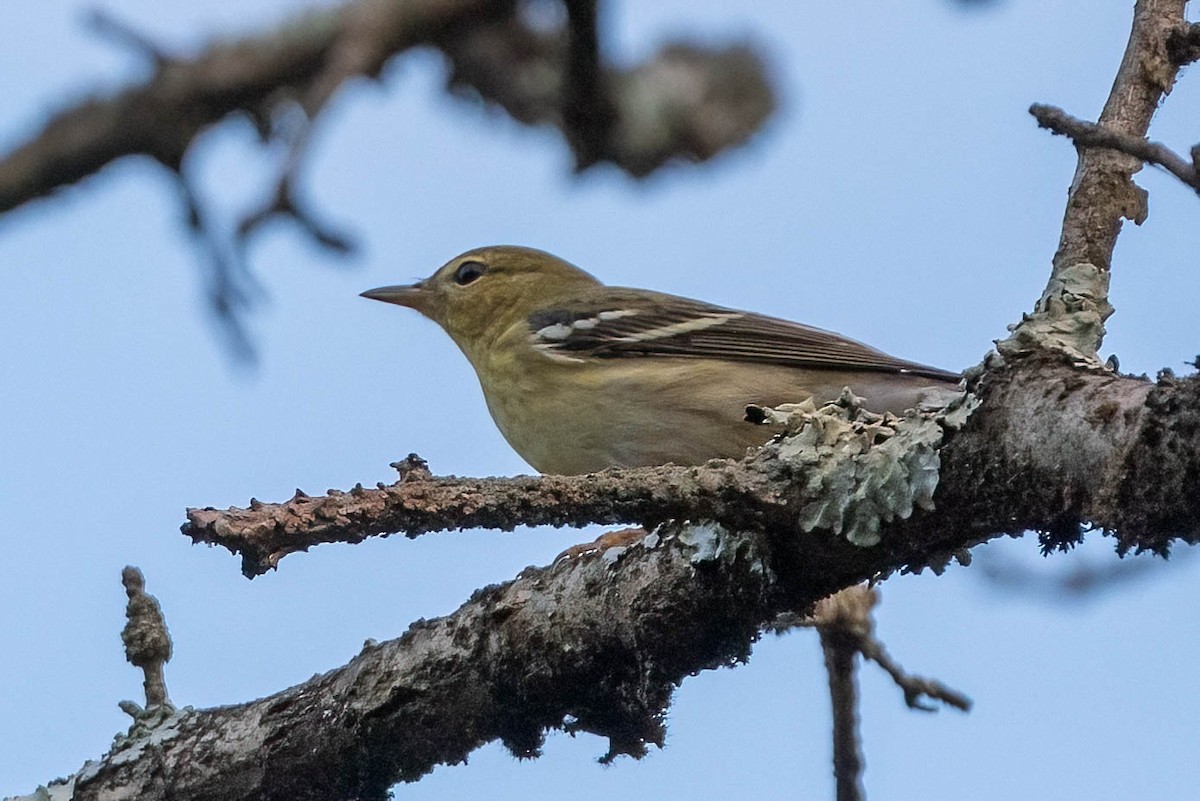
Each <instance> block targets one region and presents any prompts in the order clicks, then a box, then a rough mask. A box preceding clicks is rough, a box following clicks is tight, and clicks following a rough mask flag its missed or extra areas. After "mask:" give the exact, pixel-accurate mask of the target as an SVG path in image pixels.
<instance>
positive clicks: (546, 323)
mask: <svg viewBox="0 0 1200 801" xmlns="http://www.w3.org/2000/svg"><path fill="white" fill-rule="evenodd" d="M597 289H598V290H599V291H598V292H597V293H595V294H594V295H590V296H584V297H577V298H570V299H568V300H565V301H564V302H563V303H562V304H561V305H559V306H556V307H553V308H550V309H546V310H543V311H539V312H536V313H534V314H533V315H531V316H530V317H529V328H530V333H531V335H532V337H533V340H534V344H535V346H536V347H537V348H539V349H541V350H542V351H544V352H546V353H547V354H548V355H551V356H557V357H560V358H569V359H574V360H580V359H586V358H589V357H591V358H601V359H602V358H620V357H631V356H677V357H679V356H682V357H692V358H705V359H726V360H729V361H744V362H760V363H767V364H778V365H783V366H787V367H809V368H826V369H838V370H864V371H870V372H887V373H907V374H911V375H918V376H924V377H927V378H933V379H938V380H942V381H957V380H958V379H959V376H958V375H957V374H955V373H951V372H948V371H946V370H940V369H938V368H936V367H928V366H926V365H923V364H917V363H916V362H910V361H905V360H904V359H897V358H895V357H893V356H889V355H887V354H886V353H883V352H882V351H878V350H875V349H874V348H872V347H868V346H867V345H864V344H862V343H861V342H855V341H854V340H852V339H847V338H845V337H843V336H840V335H838V334H834V333H832V332H829V331H823V330H821V329H819V328H812V327H811V326H807V325H801V324H800V323H793V322H789V321H787V320H780V319H777V318H775V317H767V316H765V315H762V314H754V313H752V312H743V311H736V310H734V309H726V308H722V307H720V306H713V305H711V304H708V303H703V302H701V301H696V300H689V299H687V298H680V297H676V296H674V295H664V294H659V293H652V292H642V291H637V290H623V289H619V288H615V287H602V288H600V287H598V288H597Z"/></svg>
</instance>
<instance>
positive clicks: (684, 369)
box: [483, 358, 938, 474]
mask: <svg viewBox="0 0 1200 801" xmlns="http://www.w3.org/2000/svg"><path fill="white" fill-rule="evenodd" d="M551 367H552V369H542V370H538V371H536V374H537V380H536V382H534V381H533V380H528V379H527V380H526V381H524V382H516V383H515V384H514V382H511V381H510V382H507V383H506V384H505V386H504V387H503V388H502V389H501V390H500V391H496V388H493V387H488V386H487V385H486V384H485V385H484V387H483V390H484V395H485V397H486V399H487V404H488V409H489V410H490V411H491V413H492V417H493V419H494V420H495V421H496V425H497V426H498V427H499V429H500V431H501V432H502V433H503V434H504V436H505V438H506V439H507V440H508V442H509V444H510V445H512V447H513V449H514V450H516V451H517V453H519V454H520V455H521V456H522V458H524V459H525V460H526V461H527V462H529V463H530V464H531V465H532V466H533V467H534V468H536V469H537V470H539V471H541V472H543V473H558V474H579V473H590V472H595V471H598V470H603V469H605V468H607V467H638V466H649V465H659V464H668V463H674V464H688V465H691V464H702V463H703V462H705V461H707V460H709V459H716V458H741V457H743V456H744V455H745V454H746V449H747V448H751V447H755V446H759V445H762V444H764V443H765V442H767V441H768V440H769V439H770V438H771V437H772V436H773V435H774V434H775V431H774V430H773V429H772V428H770V427H768V426H761V425H755V424H753V423H749V422H746V421H745V420H744V415H745V408H746V406H747V404H752V403H753V404H760V405H767V406H778V405H780V404H782V403H796V402H800V401H803V400H805V399H807V398H809V397H810V396H815V399H816V400H817V401H819V402H824V401H827V400H832V399H833V398H835V397H836V396H837V395H838V394H839V393H840V392H841V389H842V387H843V386H846V385H850V386H851V388H852V389H855V391H856V392H859V394H867V393H864V392H862V389H863V388H864V385H866V384H868V383H869V382H864V381H862V380H861V379H863V377H864V375H867V374H863V373H840V372H832V371H817V372H812V371H801V370H795V369H791V368H784V367H776V366H771V365H758V364H729V363H725V364H721V365H719V367H718V368H717V369H714V366H713V365H711V364H710V363H706V362H702V361H698V360H694V359H684V358H680V359H671V358H653V359H644V360H641V359H639V360H631V359H614V360H612V361H610V362H606V361H600V362H599V363H597V362H595V361H593V362H590V363H589V365H588V368H589V369H587V370H586V371H583V372H581V371H580V370H579V365H577V364H572V363H555V364H553V365H551ZM520 373H521V374H522V375H526V376H531V375H532V374H533V373H532V372H528V373H527V372H525V371H520ZM718 373H719V374H718ZM510 375H511V373H510ZM583 376H587V383H586V391H584V392H580V391H578V389H579V386H580V383H579V382H580V381H581V380H582V377H583ZM872 377H873V378H875V379H876V381H877V380H878V375H873V376H872ZM887 378H888V380H887V383H886V384H882V385H879V386H866V388H868V389H875V390H877V392H876V394H877V395H879V396H882V395H886V396H887V397H886V398H882V400H881V401H880V402H879V403H871V402H870V401H871V398H870V397H869V395H868V406H869V407H872V408H875V409H877V410H879V411H884V410H888V411H900V410H902V409H903V408H906V407H909V406H912V405H915V403H916V401H917V399H918V396H919V395H920V387H924V386H928V385H930V384H931V383H932V384H936V383H938V382H931V381H930V380H928V379H917V378H912V377H909V376H894V375H892V376H888V377H887ZM647 386H654V387H657V388H659V389H658V391H656V392H648V391H647V389H646V387H647ZM568 388H569V390H568ZM881 390H882V391H881ZM568 396H570V397H571V398H572V400H571V401H567V400H566V398H567V397H568Z"/></svg>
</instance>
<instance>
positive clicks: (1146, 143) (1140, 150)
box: [1029, 103, 1200, 192]
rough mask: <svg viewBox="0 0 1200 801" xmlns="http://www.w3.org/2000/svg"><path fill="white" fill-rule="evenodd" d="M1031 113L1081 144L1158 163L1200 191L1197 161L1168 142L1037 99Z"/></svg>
mask: <svg viewBox="0 0 1200 801" xmlns="http://www.w3.org/2000/svg"><path fill="white" fill-rule="evenodd" d="M1029 113H1030V114H1032V115H1033V116H1034V118H1035V119H1036V120H1037V122H1038V125H1039V126H1041V127H1042V128H1047V129H1049V130H1050V131H1051V132H1053V133H1056V134H1060V135H1062V136H1066V137H1069V138H1070V139H1071V140H1073V141H1074V142H1075V144H1076V145H1077V146H1079V147H1105V148H1109V149H1110V150H1118V151H1120V152H1122V153H1127V154H1129V155H1130V156H1133V157H1134V158H1136V159H1140V160H1141V161H1144V162H1147V163H1149V164H1157V165H1158V166H1160V167H1162V168H1163V169H1165V170H1166V171H1167V172H1169V173H1171V174H1172V175H1174V176H1175V177H1176V178H1178V179H1179V180H1181V181H1183V182H1184V183H1185V184H1187V185H1188V186H1190V187H1191V188H1192V189H1195V190H1196V191H1197V192H1200V177H1197V174H1196V166H1195V164H1194V163H1192V162H1189V161H1187V160H1185V159H1184V158H1183V157H1182V156H1180V155H1178V154H1176V153H1175V152H1173V151H1172V150H1171V149H1170V148H1168V147H1167V146H1166V145H1162V144H1159V143H1158V142H1151V141H1150V140H1148V139H1146V138H1145V137H1139V136H1130V135H1129V134H1123V133H1119V132H1117V131H1113V130H1109V129H1107V128H1103V127H1101V126H1099V125H1096V124H1095V123H1091V122H1085V121H1083V120H1080V119H1077V118H1075V117H1072V116H1071V115H1070V114H1067V113H1066V112H1065V111H1063V110H1062V109H1060V108H1058V107H1056V106H1047V105H1044V104H1042V103H1034V104H1033V105H1032V106H1030V107H1029Z"/></svg>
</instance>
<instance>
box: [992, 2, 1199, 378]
mask: <svg viewBox="0 0 1200 801" xmlns="http://www.w3.org/2000/svg"><path fill="white" fill-rule="evenodd" d="M1186 6H1187V0H1138V2H1137V4H1136V6H1135V8H1134V17H1133V27H1132V30H1131V32H1130V35H1129V43H1128V45H1127V46H1126V49H1125V55H1124V57H1123V58H1122V61H1121V66H1120V68H1119V69H1118V71H1117V77H1116V79H1115V80H1114V81H1113V87H1112V91H1111V92H1109V96H1108V101H1107V102H1106V103H1105V104H1104V110H1103V111H1102V112H1101V113H1100V118H1099V120H1098V125H1099V126H1100V127H1102V128H1104V129H1106V130H1110V131H1113V132H1114V133H1116V134H1121V135H1125V136H1130V137H1134V138H1144V137H1145V136H1146V132H1147V130H1148V129H1149V127H1150V120H1151V118H1152V117H1153V116H1154V112H1155V110H1156V109H1157V108H1158V104H1159V101H1161V100H1162V98H1163V97H1164V96H1165V95H1166V94H1167V93H1168V92H1170V91H1171V87H1172V86H1173V85H1174V83H1175V78H1176V76H1177V75H1178V73H1179V67H1180V64H1179V61H1178V60H1177V58H1172V52H1175V51H1176V50H1178V42H1179V41H1180V36H1183V35H1185V33H1186V31H1187V27H1188V24H1187V22H1186V20H1185V19H1184V8H1185V7H1186ZM1172 42H1174V43H1176V45H1175V46H1169V43H1172ZM1177 55H1178V54H1177ZM1141 167H1142V161H1141V160H1140V159H1138V158H1135V157H1134V156H1130V155H1128V154H1127V153H1122V152H1119V151H1117V150H1111V149H1098V148H1080V150H1079V162H1078V165H1077V167H1076V168H1075V179H1074V181H1072V183H1071V189H1070V193H1069V194H1068V196H1067V208H1066V213H1065V214H1064V216H1063V225H1062V235H1061V237H1060V239H1059V243H1058V250H1057V252H1056V253H1055V254H1054V262H1053V266H1052V269H1051V275H1050V281H1049V283H1048V284H1047V286H1046V289H1045V291H1044V292H1043V293H1042V297H1041V299H1040V300H1039V301H1038V303H1037V305H1036V306H1035V308H1034V311H1033V313H1032V314H1030V315H1026V316H1025V317H1024V318H1023V319H1022V321H1021V322H1020V324H1018V325H1017V326H1015V327H1014V330H1013V333H1012V335H1011V336H1010V337H1009V338H1008V339H1006V340H1004V341H1002V342H1000V343H999V349H1000V353H1001V354H1003V355H1004V356H1005V357H1006V358H1016V357H1019V356H1021V355H1023V354H1026V353H1030V352H1034V351H1039V350H1041V351H1045V350H1053V351H1057V352H1059V353H1061V354H1063V355H1064V356H1065V357H1066V358H1067V359H1068V360H1069V361H1071V362H1072V363H1074V364H1077V365H1079V366H1087V367H1092V368H1095V369H1100V367H1101V366H1100V363H1099V361H1098V360H1097V358H1096V353H1097V351H1098V350H1099V348H1100V343H1101V341H1102V340H1103V338H1104V321H1105V320H1106V319H1108V317H1109V316H1110V315H1111V314H1112V311H1113V309H1112V306H1111V305H1110V304H1109V302H1108V282H1109V270H1110V268H1111V266H1112V253H1113V247H1114V246H1115V245H1116V242H1117V235H1118V234H1119V233H1120V231H1121V223H1122V221H1123V220H1132V221H1133V222H1135V223H1138V224H1140V223H1141V222H1142V221H1143V220H1144V219H1145V218H1146V214H1147V208H1146V195H1145V191H1144V190H1143V189H1141V188H1140V187H1138V186H1137V185H1136V184H1134V182H1133V175H1134V173H1136V172H1137V171H1138V170H1140V169H1141Z"/></svg>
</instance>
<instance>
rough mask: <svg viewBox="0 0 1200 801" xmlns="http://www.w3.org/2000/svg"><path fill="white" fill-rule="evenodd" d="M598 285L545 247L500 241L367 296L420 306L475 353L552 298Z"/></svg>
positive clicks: (409, 306) (549, 301) (428, 315)
mask: <svg viewBox="0 0 1200 801" xmlns="http://www.w3.org/2000/svg"><path fill="white" fill-rule="evenodd" d="M597 284H599V281H597V280H596V279H595V278H593V277H592V276H591V275H589V274H588V273H586V272H584V271H583V270H581V269H579V268H578V267H576V266H574V265H573V264H570V263H568V262H566V261H563V260H562V259H560V258H558V257H557V256H552V255H551V254H549V253H546V252H545V251H541V250H535V249H534V248H526V247H518V246H516V245H494V246H491V247H483V248H476V249H474V250H468V251H467V252H466V253H463V254H462V255H459V256H455V257H454V258H453V259H451V260H450V261H448V262H446V263H445V264H444V265H442V266H441V267H440V268H439V269H438V271H437V272H435V273H434V274H433V275H431V276H429V277H428V278H426V279H424V280H423V281H418V282H417V283H415V284H404V285H397V286H384V287H379V288H378V289H368V290H367V291H366V292H363V293H362V296H363V297H364V298H371V299H372V300H382V301H384V302H386V303H395V304H397V305H399V306H407V307H408V308H410V309H416V310H417V311H419V312H420V313H421V314H423V315H425V316H426V317H428V318H429V319H431V320H433V321H434V322H435V323H437V324H438V325H440V326H441V327H442V328H443V329H444V330H445V331H446V333H447V334H449V335H450V337H451V338H452V339H453V340H454V341H455V342H456V343H458V345H459V347H461V348H462V349H463V350H464V351H466V352H467V353H468V355H470V352H471V350H472V349H473V346H475V345H480V344H482V342H483V340H486V339H489V338H491V337H495V336H499V335H500V334H501V333H503V332H504V331H506V330H508V328H509V327H511V326H512V325H513V324H514V323H516V322H517V321H519V320H524V319H526V318H528V316H529V315H530V314H532V313H533V312H534V311H536V310H538V309H540V308H544V307H545V306H546V305H547V304H548V303H553V302H554V301H555V300H556V299H558V298H561V297H569V296H570V295H572V294H573V293H575V292H578V291H579V290H580V289H581V288H584V287H591V286H596V285H597Z"/></svg>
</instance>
